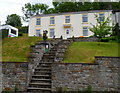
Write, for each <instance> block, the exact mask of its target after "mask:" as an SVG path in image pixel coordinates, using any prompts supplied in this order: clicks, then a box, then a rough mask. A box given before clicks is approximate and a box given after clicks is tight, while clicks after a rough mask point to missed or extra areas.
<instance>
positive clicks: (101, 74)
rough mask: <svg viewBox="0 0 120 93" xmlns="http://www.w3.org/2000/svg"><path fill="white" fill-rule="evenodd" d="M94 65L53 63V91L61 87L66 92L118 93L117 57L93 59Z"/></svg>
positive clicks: (119, 64)
mask: <svg viewBox="0 0 120 93" xmlns="http://www.w3.org/2000/svg"><path fill="white" fill-rule="evenodd" d="M95 58H96V63H91V64H90V63H89V64H88V63H54V64H53V65H52V80H53V81H52V87H53V90H56V89H57V88H60V87H62V88H63V89H64V88H65V89H67V90H68V91H71V90H72V91H78V90H85V89H86V88H87V87H88V85H90V86H91V87H92V90H93V91H120V88H119V86H120V85H119V75H120V72H118V71H119V70H120V68H119V66H120V63H119V60H120V58H118V57H95Z"/></svg>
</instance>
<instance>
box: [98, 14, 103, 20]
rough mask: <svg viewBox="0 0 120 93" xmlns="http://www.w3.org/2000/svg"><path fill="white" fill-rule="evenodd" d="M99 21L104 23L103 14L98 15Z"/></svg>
mask: <svg viewBox="0 0 120 93" xmlns="http://www.w3.org/2000/svg"><path fill="white" fill-rule="evenodd" d="M99 20H100V21H104V13H102V14H101V13H100V14H99Z"/></svg>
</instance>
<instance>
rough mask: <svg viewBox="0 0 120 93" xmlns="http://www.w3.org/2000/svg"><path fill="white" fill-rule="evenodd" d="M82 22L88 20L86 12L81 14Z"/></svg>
mask: <svg viewBox="0 0 120 93" xmlns="http://www.w3.org/2000/svg"><path fill="white" fill-rule="evenodd" d="M82 22H88V14H83V15H82Z"/></svg>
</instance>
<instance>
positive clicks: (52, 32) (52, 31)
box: [50, 29, 54, 37]
mask: <svg viewBox="0 0 120 93" xmlns="http://www.w3.org/2000/svg"><path fill="white" fill-rule="evenodd" d="M50 37H54V29H50Z"/></svg>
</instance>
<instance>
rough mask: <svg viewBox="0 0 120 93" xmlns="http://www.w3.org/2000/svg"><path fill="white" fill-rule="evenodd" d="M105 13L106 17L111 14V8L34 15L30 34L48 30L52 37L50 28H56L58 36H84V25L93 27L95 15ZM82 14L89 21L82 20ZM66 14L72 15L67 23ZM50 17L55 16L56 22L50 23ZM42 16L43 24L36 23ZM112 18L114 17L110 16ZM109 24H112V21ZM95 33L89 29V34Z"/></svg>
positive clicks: (56, 35) (30, 24)
mask: <svg viewBox="0 0 120 93" xmlns="http://www.w3.org/2000/svg"><path fill="white" fill-rule="evenodd" d="M95 13H96V14H98V15H99V14H100V13H104V16H105V17H108V16H110V14H111V10H109V11H104V10H103V11H98V10H97V11H96V12H95V11H93V12H92V11H90V12H89V11H88V12H85V13H84V12H78V13H76V12H75V13H74V12H72V13H63V14H51V15H50V14H46V15H39V16H34V17H32V18H31V19H30V21H29V33H28V35H29V36H36V30H37V29H38V30H40V32H39V33H40V34H43V31H44V30H47V31H48V34H47V35H48V37H49V38H50V29H54V35H55V37H56V38H60V36H61V35H62V36H63V38H69V37H73V36H74V37H80V36H83V27H88V28H89V27H92V25H91V24H93V25H95V24H96V20H95V15H94V14H95ZM82 15H88V22H82ZM65 16H70V23H65ZM50 17H54V19H55V24H54V25H50ZM37 18H41V25H36V19H37ZM110 18H111V20H112V17H110ZM64 25H71V26H70V27H69V28H64ZM109 25H112V21H111V23H110V24H109ZM66 30H67V31H69V34H68V33H66ZM91 35H93V33H92V32H91V31H89V29H88V36H91Z"/></svg>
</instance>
